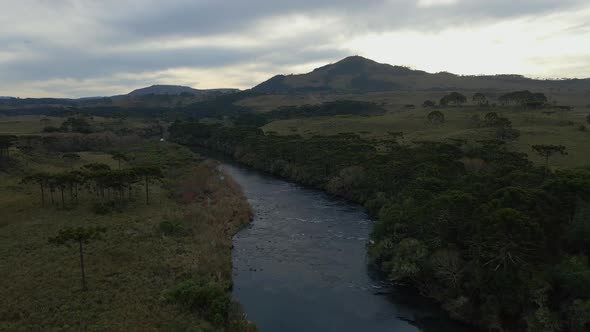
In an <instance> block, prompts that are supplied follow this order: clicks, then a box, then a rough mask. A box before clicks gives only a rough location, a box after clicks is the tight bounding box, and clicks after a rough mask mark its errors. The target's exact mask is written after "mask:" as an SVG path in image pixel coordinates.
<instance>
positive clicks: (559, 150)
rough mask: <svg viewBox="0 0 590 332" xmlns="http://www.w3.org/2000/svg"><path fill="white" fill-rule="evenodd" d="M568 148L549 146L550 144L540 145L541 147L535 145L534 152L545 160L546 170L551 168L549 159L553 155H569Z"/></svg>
mask: <svg viewBox="0 0 590 332" xmlns="http://www.w3.org/2000/svg"><path fill="white" fill-rule="evenodd" d="M565 150H566V147H565V146H563V145H549V144H540V145H533V151H535V152H536V153H537V154H538V155H540V156H541V157H543V158H545V168H547V169H548V168H549V158H550V157H552V156H553V155H556V154H559V155H562V156H564V155H567V152H566V151H565Z"/></svg>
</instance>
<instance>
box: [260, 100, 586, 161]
mask: <svg viewBox="0 0 590 332" xmlns="http://www.w3.org/2000/svg"><path fill="white" fill-rule="evenodd" d="M439 110H440V111H441V112H443V114H444V115H445V123H443V124H441V125H432V124H430V123H429V122H428V121H427V114H428V113H429V112H431V111H432V110H431V109H423V108H421V107H417V108H416V109H415V110H408V109H404V108H403V107H402V108H400V107H398V108H397V110H394V111H390V112H388V113H386V114H384V115H380V116H370V117H365V116H337V117H322V118H320V117H318V118H303V119H290V120H280V121H274V122H271V123H269V124H267V125H266V126H265V127H264V130H265V131H274V132H276V133H278V134H281V135H293V134H299V135H302V136H307V137H309V136H313V135H333V134H338V133H343V132H353V133H357V134H359V135H361V136H362V137H366V138H383V137H385V136H386V135H387V133H388V132H403V133H404V139H405V142H406V143H411V142H412V141H415V140H446V139H451V138H453V139H455V138H460V139H466V140H468V141H470V142H474V141H475V140H481V139H492V138H494V130H493V129H489V128H480V127H478V125H477V123H476V121H474V120H473V119H474V118H479V119H480V120H482V119H483V118H484V116H485V114H486V113H488V112H492V111H493V112H497V113H498V114H499V115H501V116H504V117H507V118H508V119H510V121H512V124H513V127H514V128H515V129H518V130H519V131H520V132H521V136H520V138H519V139H518V140H516V141H514V142H512V143H510V145H511V147H512V149H514V150H515V151H520V152H523V153H527V154H528V155H529V156H530V158H531V159H532V160H533V161H535V162H542V159H541V158H540V157H538V156H537V155H535V154H534V153H533V151H532V148H531V146H532V145H535V144H558V145H564V146H566V147H567V151H568V155H566V156H556V157H554V158H552V160H551V165H552V166H553V167H556V168H563V167H577V166H586V165H590V125H588V123H586V119H585V117H586V115H587V114H588V113H590V109H589V108H586V107H583V106H582V107H579V108H576V109H575V110H573V111H557V112H555V113H552V114H545V113H543V111H542V110H536V111H523V110H521V109H517V108H507V107H496V108H485V107H484V108H480V107H469V106H467V107H454V108H441V109H439ZM581 125H585V126H586V127H587V128H588V129H587V130H586V131H582V130H580V128H579V127H580V126H581Z"/></svg>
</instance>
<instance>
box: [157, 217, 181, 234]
mask: <svg viewBox="0 0 590 332" xmlns="http://www.w3.org/2000/svg"><path fill="white" fill-rule="evenodd" d="M158 229H159V230H160V233H162V234H164V235H167V236H182V235H185V234H186V230H185V229H184V226H183V225H182V223H181V222H180V221H177V220H164V221H162V222H161V223H160V224H159V225H158Z"/></svg>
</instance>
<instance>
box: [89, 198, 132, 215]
mask: <svg viewBox="0 0 590 332" xmlns="http://www.w3.org/2000/svg"><path fill="white" fill-rule="evenodd" d="M123 204H125V203H123V202H119V203H117V202H115V201H107V202H98V203H94V204H93V205H92V212H94V213H95V214H98V215H101V216H102V215H105V214H109V213H113V212H123V208H124V206H123Z"/></svg>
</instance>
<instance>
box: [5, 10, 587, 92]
mask: <svg viewBox="0 0 590 332" xmlns="http://www.w3.org/2000/svg"><path fill="white" fill-rule="evenodd" d="M418 3H419V2H418V1H410V0H366V1H357V0H323V1H320V0H299V1H276V0H249V1H244V0H225V1H214V0H211V1H205V0H176V1H173V0H170V1H165V2H164V1H160V0H141V1H140V0H128V1H115V0H103V1H90V0H88V1H84V0H79V1H77V0H61V1H60V0H54V1H46V0H22V1H21V2H18V3H17V2H14V3H12V4H8V5H3V10H2V12H1V13H0V30H1V31H3V34H2V36H0V45H2V48H1V49H0V92H1V89H2V88H3V87H6V86H7V85H8V84H13V83H18V84H20V85H26V83H27V82H38V81H49V80H55V79H72V80H88V79H92V78H100V77H109V76H116V74H118V73H146V72H157V71H162V70H166V69H172V68H179V67H191V68H223V67H225V66H230V65H231V66H235V65H240V64H252V63H258V64H260V65H261V66H260V67H265V68H266V69H267V70H268V71H269V76H270V75H272V74H275V72H272V71H275V70H276V71H281V70H282V69H283V68H286V67H288V66H293V65H297V64H305V63H313V62H319V61H328V60H330V61H333V60H336V59H338V58H341V57H343V56H345V55H347V54H346V53H347V52H348V51H347V50H345V49H342V48H341V47H340V46H339V41H342V40H345V39H349V38H352V37H355V36H362V35H363V34H367V33H372V32H387V31H394V30H396V29H406V30H414V31H437V30H440V29H442V28H447V27H456V26H468V27H469V26H477V25H482V24H488V23H490V22H498V21H501V20H507V19H512V18H517V17H534V16H535V15H540V14H545V13H555V12H562V11H567V10H574V9H576V8H582V7H584V6H587V1H586V0H560V1H554V0H520V1H513V0H496V1H488V0H459V1H456V2H455V3H453V4H448V5H440V6H429V7H423V6H419V5H418ZM293 15H299V16H304V17H307V18H311V19H313V18H317V19H320V18H322V19H323V18H329V20H327V21H326V22H329V23H326V24H325V25H324V26H321V27H318V28H317V29H316V30H313V31H306V32H305V33H301V34H295V35H294V36H286V37H284V38H283V39H280V40H272V41H266V42H261V44H259V45H246V46H240V45H241V44H240V43H239V42H240V40H241V38H245V39H250V40H252V39H253V40H257V39H258V38H257V37H258V36H260V39H261V40H264V38H263V37H270V36H272V35H273V33H274V31H273V29H272V27H268V26H264V27H265V28H264V29H265V30H261V29H262V28H261V24H263V23H264V22H268V21H269V20H273V21H272V22H278V23H281V22H286V24H287V26H288V24H289V23H288V22H289V19H290V18H289V17H290V16H293ZM582 28H584V29H585V26H582ZM216 36H232V38H236V45H232V43H231V40H230V42H229V43H227V44H223V45H215V44H207V43H205V45H198V46H194V45H193V46H179V47H158V42H160V41H166V40H172V39H174V38H180V39H181V38H197V37H198V38H202V39H204V40H205V41H206V40H207V39H208V38H211V37H216ZM142 43H148V45H150V47H149V48H145V47H134V45H141V44H142ZM150 43H151V44H150ZM9 82H10V83H9ZM135 83H136V81H124V80H123V79H121V80H120V81H118V82H117V81H112V82H110V84H112V85H124V86H127V85H130V84H135ZM54 91H55V89H51V92H54ZM90 92H91V91H90V90H86V91H84V93H90ZM100 93H101V91H97V92H96V94H100ZM0 94H1V93H0Z"/></svg>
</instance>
